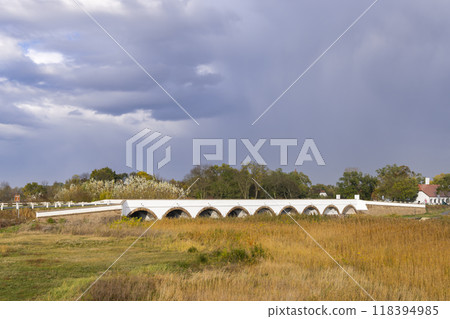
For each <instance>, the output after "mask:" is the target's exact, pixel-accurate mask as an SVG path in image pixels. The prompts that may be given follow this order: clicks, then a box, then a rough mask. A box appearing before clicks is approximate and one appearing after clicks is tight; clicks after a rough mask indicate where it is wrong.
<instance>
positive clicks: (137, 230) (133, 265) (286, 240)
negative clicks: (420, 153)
mask: <svg viewBox="0 0 450 319" xmlns="http://www.w3.org/2000/svg"><path fill="white" fill-rule="evenodd" d="M295 219H296V220H297V222H298V223H299V224H300V225H302V227H304V229H305V230H306V231H308V232H309V233H310V234H311V236H313V237H314V238H315V239H316V240H317V241H318V242H319V243H320V244H321V245H322V246H323V247H324V248H325V249H326V250H327V251H328V252H329V253H330V254H331V255H332V256H333V257H334V258H335V259H336V260H337V261H338V262H339V263H340V264H341V265H342V266H343V267H344V268H345V269H346V270H347V271H348V272H349V273H350V274H351V275H352V276H353V278H355V280H356V281H358V283H359V284H360V285H361V286H362V287H364V289H365V290H366V291H367V292H368V293H369V294H371V295H372V296H373V298H374V299H376V300H448V299H449V287H450V254H449V247H450V233H449V229H450V228H449V225H450V219H449V218H448V217H445V216H443V217H441V218H435V219H429V220H417V219H406V218H398V217H371V216H365V215H358V216H351V217H346V218H330V217H321V216H297V217H295ZM150 225H151V222H150V223H147V222H139V221H136V220H128V219H123V220H122V219H119V217H118V216H115V217H114V216H112V217H105V218H102V219H97V220H92V219H89V218H78V219H74V220H69V219H59V220H56V219H47V220H40V221H28V222H25V223H22V224H19V225H12V226H9V227H5V228H2V229H0V283H1V286H0V300H75V299H77V298H78V297H79V296H80V295H81V294H82V293H83V292H84V291H85V290H86V288H87V287H89V285H90V284H91V283H92V282H93V281H94V280H95V279H96V278H97V277H98V276H99V275H100V274H101V273H102V272H103V271H104V270H105V269H106V268H107V267H108V266H109V265H110V264H111V263H112V262H113V261H114V260H115V259H116V258H117V257H118V256H119V255H120V254H121V253H122V252H123V251H124V250H125V249H126V248H127V247H128V246H129V245H130V244H131V243H132V242H133V241H134V240H135V239H136V238H137V236H139V235H140V234H141V233H142V232H143V231H144V230H145V229H146V228H147V227H149V226H150ZM82 300H370V298H369V296H368V295H366V294H365V293H364V292H363V291H362V289H360V288H359V287H358V286H357V285H356V284H355V283H354V282H353V281H352V280H351V279H350V278H349V277H348V276H347V275H346V274H345V273H344V272H343V271H342V270H341V269H340V268H339V267H338V266H337V265H336V264H335V263H334V262H333V261H332V260H331V259H330V258H329V257H328V256H327V255H326V254H325V253H324V252H323V251H322V250H321V249H320V248H319V247H318V246H317V245H316V244H315V243H314V242H313V241H312V240H311V239H310V238H309V237H308V236H307V235H306V234H305V233H304V232H303V231H302V229H300V227H299V226H297V225H296V224H295V223H294V222H293V221H292V220H291V219H290V218H289V217H288V216H279V217H269V216H251V217H248V218H244V219H238V218H234V219H233V218H226V219H218V220H214V219H193V220H190V219H172V220H170V219H165V220H160V221H157V222H156V223H155V224H154V226H153V227H152V228H151V229H150V230H149V231H148V232H147V233H146V235H145V236H143V237H142V238H141V239H140V240H139V241H138V242H137V243H136V245H135V246H134V247H133V248H131V249H130V250H129V251H128V252H127V253H126V254H125V255H124V256H123V257H122V258H121V259H120V260H119V261H118V262H117V263H116V264H115V265H114V266H113V267H112V268H111V270H110V271H109V272H108V273H107V274H106V275H105V276H104V277H102V278H101V279H100V280H99V281H98V282H97V283H96V284H95V285H94V286H93V287H92V288H91V289H90V290H89V291H88V292H87V293H86V294H85V295H84V296H83V298H82Z"/></svg>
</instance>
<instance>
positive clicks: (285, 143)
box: [192, 138, 325, 166]
mask: <svg viewBox="0 0 450 319" xmlns="http://www.w3.org/2000/svg"><path fill="white" fill-rule="evenodd" d="M238 141H240V142H241V143H242V144H243V145H244V146H245V149H246V150H247V152H248V155H247V156H246V157H245V158H244V160H243V161H242V162H240V164H248V163H250V162H251V160H252V159H251V158H253V160H254V161H255V162H256V163H258V164H260V165H267V164H266V161H265V160H264V158H263V157H262V155H261V154H260V150H261V148H262V147H263V146H264V145H265V144H266V142H267V139H259V140H258V141H257V142H256V143H255V144H252V142H250V140H249V139H240V140H238V139H228V140H225V142H226V143H224V140H223V139H194V140H193V144H192V145H193V157H192V164H193V165H200V164H201V160H202V155H203V158H204V159H206V160H207V161H224V156H223V154H224V144H227V145H228V164H229V165H237V155H236V153H237V143H238ZM269 144H270V146H273V147H276V148H278V149H279V153H280V157H279V160H280V162H279V164H280V165H282V166H286V165H288V148H289V147H290V146H291V147H296V146H298V140H297V139H295V138H273V139H270V142H269ZM202 146H208V147H211V146H212V147H214V149H215V151H214V153H207V154H202ZM311 155H312V156H314V160H315V161H316V164H317V165H319V166H324V165H325V161H324V160H323V157H322V155H321V154H320V152H319V149H318V148H317V145H316V143H315V142H314V140H313V139H305V141H304V143H303V146H302V147H301V149H300V151H299V153H298V156H297V160H296V161H295V165H296V166H301V165H303V163H304V162H307V161H313V158H312V156H311Z"/></svg>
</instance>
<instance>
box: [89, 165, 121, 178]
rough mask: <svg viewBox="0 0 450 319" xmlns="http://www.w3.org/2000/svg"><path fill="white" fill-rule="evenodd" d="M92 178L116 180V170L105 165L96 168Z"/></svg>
mask: <svg viewBox="0 0 450 319" xmlns="http://www.w3.org/2000/svg"><path fill="white" fill-rule="evenodd" d="M91 179H95V180H97V181H114V180H116V179H117V175H116V172H114V171H113V170H112V169H110V168H109V167H104V168H101V169H94V170H93V171H92V173H91Z"/></svg>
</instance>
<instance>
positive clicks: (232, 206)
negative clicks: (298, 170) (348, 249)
mask: <svg viewBox="0 0 450 319" xmlns="http://www.w3.org/2000/svg"><path fill="white" fill-rule="evenodd" d="M366 210H367V206H366V204H365V202H364V201H362V200H356V199H285V200H277V199H273V200H270V199H267V200H266V199H245V200H244V199H224V200H213V199H211V200H195V199H187V200H186V199H185V200H160V199H155V200H126V201H124V202H123V203H122V216H129V217H142V218H152V219H155V218H156V219H161V218H164V217H188V218H196V217H202V216H205V217H213V218H220V217H244V216H246V215H255V214H260V213H269V214H271V215H280V214H283V213H290V214H293V213H298V214H308V215H313V214H314V215H318V214H320V215H347V214H356V212H358V211H366Z"/></svg>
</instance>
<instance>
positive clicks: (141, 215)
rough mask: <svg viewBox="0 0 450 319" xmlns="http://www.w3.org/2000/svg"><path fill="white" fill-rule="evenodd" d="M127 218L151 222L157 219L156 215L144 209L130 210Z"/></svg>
mask: <svg viewBox="0 0 450 319" xmlns="http://www.w3.org/2000/svg"><path fill="white" fill-rule="evenodd" d="M127 217H129V218H138V219H141V220H151V219H155V220H156V219H158V217H157V216H156V214H155V213H154V212H152V211H151V210H150V209H148V208H145V207H139V208H136V209H134V210H132V211H131V212H130V213H129V214H128V216H127Z"/></svg>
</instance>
